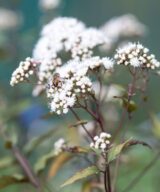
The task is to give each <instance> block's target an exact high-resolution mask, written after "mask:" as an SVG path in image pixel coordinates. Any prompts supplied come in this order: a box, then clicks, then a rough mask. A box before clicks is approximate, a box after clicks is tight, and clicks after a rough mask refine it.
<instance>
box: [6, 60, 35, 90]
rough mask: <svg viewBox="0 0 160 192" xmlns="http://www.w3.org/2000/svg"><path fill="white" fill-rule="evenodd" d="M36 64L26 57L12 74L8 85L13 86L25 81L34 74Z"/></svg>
mask: <svg viewBox="0 0 160 192" xmlns="http://www.w3.org/2000/svg"><path fill="white" fill-rule="evenodd" d="M36 66H37V63H36V62H35V61H34V60H33V59H32V58H30V57H27V58H26V59H25V61H21V62H20V64H19V67H18V68H17V69H16V70H15V71H14V72H13V74H12V77H11V81H10V85H11V86H14V85H16V84H17V83H19V82H22V81H25V80H27V79H28V78H29V76H31V75H33V74H34V70H35V68H36Z"/></svg>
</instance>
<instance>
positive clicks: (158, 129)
mask: <svg viewBox="0 0 160 192" xmlns="http://www.w3.org/2000/svg"><path fill="white" fill-rule="evenodd" d="M151 121H152V125H153V127H152V132H153V134H154V136H155V137H157V138H158V139H160V120H159V119H158V118H157V117H156V115H155V114H151Z"/></svg>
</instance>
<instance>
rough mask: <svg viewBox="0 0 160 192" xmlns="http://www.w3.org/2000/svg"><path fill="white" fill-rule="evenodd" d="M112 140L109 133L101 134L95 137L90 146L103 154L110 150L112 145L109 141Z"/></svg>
mask: <svg viewBox="0 0 160 192" xmlns="http://www.w3.org/2000/svg"><path fill="white" fill-rule="evenodd" d="M110 138H111V135H110V134H109V133H105V132H101V133H100V135H99V136H98V135H96V136H95V137H94V142H92V143H91V144H90V147H91V148H95V149H99V150H101V151H102V152H105V151H106V150H107V149H108V146H109V144H110V141H109V139H110Z"/></svg>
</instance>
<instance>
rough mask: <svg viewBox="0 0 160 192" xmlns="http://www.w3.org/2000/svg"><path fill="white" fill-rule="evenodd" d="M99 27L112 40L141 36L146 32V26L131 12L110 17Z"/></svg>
mask: <svg viewBox="0 0 160 192" xmlns="http://www.w3.org/2000/svg"><path fill="white" fill-rule="evenodd" d="M101 29H102V31H103V32H104V33H105V34H106V36H108V38H110V39H111V40H112V41H113V42H116V41H118V40H119V39H120V38H124V37H134V36H143V35H144V34H145V32H146V26H145V25H144V24H142V23H141V22H139V21H138V19H137V18H136V17H135V16H134V15H132V14H126V15H122V16H120V17H115V18H112V19H111V20H109V21H108V22H107V23H106V24H104V26H102V27H101Z"/></svg>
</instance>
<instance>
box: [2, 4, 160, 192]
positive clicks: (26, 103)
mask: <svg viewBox="0 0 160 192" xmlns="http://www.w3.org/2000/svg"><path fill="white" fill-rule="evenodd" d="M0 8H6V9H10V10H13V11H15V12H16V13H17V14H18V15H19V19H20V20H21V21H20V22H21V24H20V25H19V26H18V27H17V28H14V29H10V30H9V31H3V30H1V29H0V95H1V96H0V97H1V98H0V100H1V101H0V104H1V108H2V107H4V110H3V111H2V113H1V118H2V119H3V118H4V119H5V120H4V121H5V122H7V126H8V128H10V129H11V130H13V132H14V131H15V130H16V131H17V132H19V134H20V136H19V138H18V139H19V140H20V143H24V140H25V139H26V138H28V137H29V138H30V137H31V136H33V135H38V134H40V133H41V132H45V130H44V128H45V127H46V129H49V128H50V127H51V124H52V123H54V124H55V122H56V121H58V120H57V119H55V120H51V121H49V122H43V124H41V123H39V122H37V124H35V125H36V126H35V125H34V129H32V128H33V125H31V124H32V121H33V119H35V118H36V117H35V116H34V115H33V113H35V111H36V112H37V116H38V115H42V114H45V113H46V111H47V110H48V109H47V105H46V103H43V102H42V100H40V99H37V98H32V96H31V87H30V86H28V85H25V84H24V85H22V86H17V87H15V88H11V87H10V85H9V81H10V77H11V74H12V72H13V70H14V69H15V68H16V66H17V65H18V63H19V61H21V60H23V59H24V58H26V57H27V56H30V55H31V54H32V49H33V47H34V44H35V43H36V41H37V39H38V36H39V32H40V29H41V27H42V25H43V24H45V23H46V22H48V21H50V20H51V19H52V18H53V17H56V16H71V17H76V18H78V19H80V20H82V21H83V22H85V23H86V24H87V25H88V26H97V27H99V26H101V25H102V24H104V23H105V22H106V21H107V20H109V19H110V18H112V17H114V16H120V15H123V14H126V13H132V14H134V15H136V16H137V18H138V19H139V20H140V21H141V22H142V23H144V24H145V25H146V26H147V27H148V33H147V35H146V37H144V38H143V39H141V40H140V42H142V43H143V44H144V45H146V46H147V47H149V48H150V49H151V51H152V52H153V53H155V55H156V56H157V58H158V59H160V38H159V34H160V25H159V19H160V1H159V0H62V2H61V5H60V6H59V7H58V8H57V9H56V10H52V11H49V12H44V11H42V10H41V9H40V8H39V6H38V0H0ZM153 93H154V94H153ZM148 95H149V96H150V97H149V107H150V110H151V111H155V112H156V113H159V111H160V99H159V98H160V91H159V79H158V78H157V77H153V78H152V80H151V82H150V85H149V90H148ZM33 106H35V107H33ZM7 116H8V117H9V118H7ZM10 116H11V117H10ZM33 116H34V117H33ZM146 118H147V115H146V114H144V109H140V112H139V115H137V116H136V117H135V118H133V127H134V129H132V128H131V129H130V130H129V133H128V135H129V136H135V137H136V138H143V139H144V140H147V141H148V140H149V142H151V143H154V142H155V141H154V138H153V137H152V133H151V130H150V129H149V128H148V127H149V125H148V123H147V122H146ZM35 127H36V129H35ZM37 127H38V128H37ZM140 127H141V129H140ZM28 135H29V136H28ZM0 150H1V151H0V156H1V155H2V156H3V155H4V154H8V153H6V152H4V149H3V144H1V148H0ZM130 153H131V157H132V161H130V164H128V165H127V167H126V165H123V166H122V168H121V173H122V177H120V178H119V181H118V184H119V189H123V188H124V186H125V185H126V184H127V183H129V181H130V180H131V179H132V178H134V176H135V175H137V171H140V170H141V169H142V168H143V167H144V165H145V164H147V162H149V161H150V159H151V157H152V156H153V154H154V153H153V152H150V151H147V150H145V149H143V148H139V149H138V148H136V149H135V150H132V151H131V152H130ZM33 161H34V158H33ZM73 163H74V164H76V163H75V162H73ZM67 166H70V165H68V164H67V165H65V167H64V168H63V169H64V170H62V172H63V171H64V172H66V175H71V174H70V172H69V171H66V170H67ZM76 166H77V165H76ZM159 168H160V162H158V163H157V165H156V166H155V167H153V169H152V170H151V171H150V173H149V174H147V175H146V176H145V177H144V178H143V179H142V180H141V182H139V183H138V184H137V185H136V187H135V188H134V189H133V190H131V192H159V191H160V189H159V188H160V183H159V180H160V172H159ZM3 173H5V171H2V174H3ZM66 175H65V174H64V175H61V173H59V174H58V176H57V178H56V179H55V180H54V181H53V183H52V186H54V183H56V182H57V181H58V183H59V184H61V183H62V181H64V179H65V178H66ZM59 178H60V179H59ZM78 186H79V185H78ZM1 191H2V192H13V191H22V192H23V191H24V192H25V191H26V192H28V191H34V190H32V189H30V188H28V189H24V187H21V188H16V187H15V188H12V187H10V188H6V189H4V190H1ZM53 191H54V190H53ZM55 191H56V190H55ZM57 191H65V192H67V191H68V192H72V191H76V192H78V191H80V189H79V188H77V184H75V185H73V186H72V187H70V188H66V189H63V190H59V189H57ZM118 192H119V191H118Z"/></svg>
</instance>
